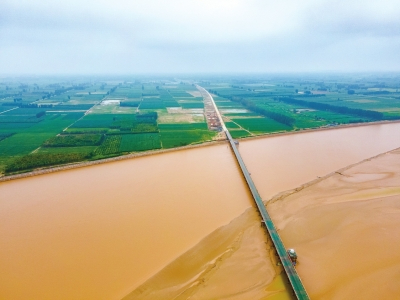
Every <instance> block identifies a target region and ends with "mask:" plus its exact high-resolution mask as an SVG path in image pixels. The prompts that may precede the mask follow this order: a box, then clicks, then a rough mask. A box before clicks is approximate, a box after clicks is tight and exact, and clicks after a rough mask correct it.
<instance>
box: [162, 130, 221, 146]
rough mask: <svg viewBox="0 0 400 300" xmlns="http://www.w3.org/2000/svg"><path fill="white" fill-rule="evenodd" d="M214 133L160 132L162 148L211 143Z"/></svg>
mask: <svg viewBox="0 0 400 300" xmlns="http://www.w3.org/2000/svg"><path fill="white" fill-rule="evenodd" d="M215 134H216V133H215V132H212V131H209V130H180V131H175V130H174V131H164V130H161V131H160V138H161V144H162V148H174V147H180V146H186V145H190V144H197V143H201V142H204V141H211V140H212V138H213V137H214V136H215Z"/></svg>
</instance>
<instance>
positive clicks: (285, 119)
mask: <svg viewBox="0 0 400 300" xmlns="http://www.w3.org/2000/svg"><path fill="white" fill-rule="evenodd" d="M210 92H212V93H213V94H215V95H218V96H219V94H218V92H216V91H211V90H210ZM225 98H227V99H229V100H231V101H233V102H239V103H240V104H241V105H243V106H244V107H246V108H247V109H248V110H250V111H252V112H255V113H258V114H260V115H262V116H265V117H268V118H270V119H272V120H274V121H277V122H279V123H282V124H284V125H287V126H293V124H294V122H295V119H294V118H292V117H289V116H287V115H284V114H280V113H277V112H274V111H270V110H267V109H265V108H262V107H259V106H257V105H256V104H255V103H254V102H253V101H251V100H248V99H245V98H242V97H237V96H232V97H226V96H225Z"/></svg>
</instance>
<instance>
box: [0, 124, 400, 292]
mask: <svg viewBox="0 0 400 300" xmlns="http://www.w3.org/2000/svg"><path fill="white" fill-rule="evenodd" d="M399 132H400V124H385V125H372V126H367V127H355V128H344V129H335V130H329V131H321V132H308V133H301V134H298V135H287V136H277V137H268V138H265V139H255V140H249V141H243V142H241V143H240V146H239V150H240V152H241V153H242V156H243V159H244V161H245V163H246V164H247V166H248V169H249V170H250V172H251V173H252V177H253V179H254V181H255V183H256V185H257V188H258V190H259V191H260V194H261V195H262V196H263V198H264V199H268V198H269V197H271V196H272V195H274V194H276V193H278V192H281V191H283V190H287V189H290V188H294V187H296V186H298V185H300V184H302V183H305V182H307V181H309V180H312V179H315V178H316V176H323V175H325V174H326V173H329V172H332V171H334V170H337V169H339V168H341V167H344V166H345V165H348V164H352V163H356V162H358V161H360V160H362V159H365V158H366V157H369V156H372V155H375V154H378V153H380V152H385V151H388V150H391V149H393V148H396V147H399V145H400V137H399V134H398V133H399ZM251 205H252V201H251V199H250V194H249V192H248V191H247V187H246V186H245V183H244V180H243V179H242V177H241V175H240V173H239V168H238V166H237V164H236V161H235V160H234V157H233V155H232V153H231V150H230V149H229V148H228V146H227V144H219V145H215V146H209V147H202V148H196V149H190V150H184V151H176V152H170V153H164V154H160V155H153V156H148V157H139V158H135V159H132V160H124V161H117V162H112V163H107V164H102V165H95V166H90V167H87V168H80V169H74V170H68V171H62V172H57V173H52V174H46V175H41V176H36V177H31V178H24V179H19V180H14V181H10V182H3V183H0V239H1V241H2V247H0V268H1V270H2V272H1V275H0V298H5V299H27V298H29V299H54V298H57V299H120V298H122V297H124V296H125V295H127V294H129V293H130V292H131V291H133V290H134V289H135V288H136V287H137V286H139V285H140V284H141V283H143V282H144V281H145V280H146V279H148V278H150V277H151V276H152V275H154V274H155V273H157V272H158V271H159V270H162V269H163V267H165V266H167V265H168V264H169V263H171V264H174V260H175V259H176V258H178V257H180V255H182V254H183V253H185V252H186V251H187V250H189V249H191V248H192V249H194V248H195V247H196V244H197V243H198V242H199V241H200V240H201V239H203V238H204V237H206V236H207V235H209V234H210V233H211V232H213V231H214V230H216V229H217V228H219V227H220V226H223V225H226V224H228V223H229V222H230V221H231V220H233V219H235V218H236V217H237V216H239V215H241V214H242V213H243V212H244V211H245V210H246V208H248V207H249V206H251ZM250 220H251V218H250ZM254 220H255V219H254ZM254 220H253V222H256V220H255V221H254ZM235 228H236V227H235ZM249 228H255V227H252V226H250V225H249ZM235 230H236V229H235ZM249 230H250V229H249ZM239 232H240V230H239ZM248 232H254V236H257V235H259V232H257V231H256V230H255V229H254V230H253V229H251V230H250V231H248ZM252 236H253V235H250V236H249V237H248V238H247V239H246V240H250V242H249V244H245V243H243V245H248V247H250V249H252V248H251V247H252V246H254V245H256V244H257V242H256V241H255V240H253V241H252V238H251V237H252ZM3 245H4V246H3ZM202 247H205V248H207V243H206V244H202ZM243 249H245V248H243ZM254 249H257V250H254V253H255V254H254V255H260V253H258V250H260V252H261V251H262V248H260V247H255V248H254ZM243 251H244V250H243ZM216 253H217V252H216ZM218 253H219V252H218ZM237 253H247V254H249V253H252V252H251V251H247V252H246V251H245V252H237ZM238 255H239V254H238ZM266 255H268V251H266ZM232 257H233V256H232ZM243 257H245V256H242V259H239V260H237V261H236V263H235V265H236V266H237V267H239V268H240V265H238V264H239V263H240V262H241V263H243V267H246V264H248V261H247V259H248V256H247V258H243ZM259 259H260V260H261V261H263V260H265V256H262V254H261V256H260V257H259ZM205 263H206V264H207V263H208V262H205ZM169 266H170V265H169ZM175 266H176V264H175ZM185 268H186V267H185V266H184V265H182V267H181V269H180V270H179V271H178V273H180V272H182V274H181V276H182V280H186V281H182V282H181V283H179V282H178V283H177V284H178V285H179V284H184V283H185V282H187V280H188V278H187V276H188V275H190V272H191V271H188V272H189V273H188V274H185V272H186V270H187V269H185ZM229 270H230V266H229V263H228V265H226V269H225V271H221V272H220V273H218V274H219V275H218V276H222V275H221V274H225V276H230V275H229V274H230V272H229ZM268 270H269V271H266V272H272V273H273V272H275V271H274V269H273V268H269V269H268ZM161 272H163V271H161ZM175 273H176V272H175ZM272 273H271V274H272ZM159 274H160V273H159ZM157 276H158V275H156V277H154V278H159V277H157ZM218 276H217V277H213V279H212V281H213V282H215V283H216V284H217V283H219V284H220V283H221V282H222V281H221V280H223V278H222V277H218ZM276 278H277V279H274V281H273V284H276V282H278V281H279V280H278V279H279V277H276ZM240 280H241V279H240V277H238V279H237V281H238V282H239V281H240ZM232 284H235V283H232ZM263 284H264V286H265V284H267V283H266V282H265V281H264V282H263ZM147 286H149V285H147ZM243 286H244V285H243ZM271 288H272V287H271ZM260 290H263V288H262V286H260ZM264 290H265V289H264ZM278 290H279V289H278ZM212 291H214V292H218V288H217V287H214V288H212V287H211V288H210V289H209V290H207V291H204V290H203V291H202V293H203V295H206V296H205V297H206V298H207V297H211V298H212V297H217V296H218V295H219V294H215V296H212V293H211V292H212ZM275 292H276V291H271V293H275ZM199 295H202V294H199ZM237 297H240V294H239V296H237ZM200 298H201V297H200V296H199V299H200Z"/></svg>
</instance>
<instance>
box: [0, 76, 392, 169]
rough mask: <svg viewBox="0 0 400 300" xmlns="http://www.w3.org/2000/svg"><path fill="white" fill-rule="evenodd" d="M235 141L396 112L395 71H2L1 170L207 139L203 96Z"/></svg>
mask: <svg viewBox="0 0 400 300" xmlns="http://www.w3.org/2000/svg"><path fill="white" fill-rule="evenodd" d="M195 83H196V84H199V85H201V86H203V87H204V88H206V89H207V90H208V91H210V92H211V93H212V95H213V96H214V99H215V102H216V105H217V106H218V108H219V110H220V112H221V114H222V115H223V118H224V121H225V123H226V126H227V128H228V130H229V131H230V132H231V134H232V136H233V137H234V138H243V137H249V136H255V135H263V134H271V133H278V132H288V131H298V130H303V129H309V128H320V127H325V126H329V127H332V126H337V125H341V124H352V123H365V122H373V121H383V120H389V121H390V120H398V119H400V93H399V89H400V77H399V76H397V75H396V74H392V75H390V76H387V77H384V78H381V77H379V76H378V75H376V76H373V75H366V76H364V77H359V76H358V77H354V78H353V77H352V76H350V75H349V76H344V75H307V76H306V75H302V76H294V75H292V76H286V77H284V76H280V77H279V76H278V77H277V76H272V75H271V76H267V75H265V76H242V77H230V76H225V77H215V78H214V79H209V78H196V79H193V78H184V79H179V80H178V79H174V78H152V79H150V78H149V77H147V78H129V77H124V78H119V79H115V78H114V79H112V80H111V79H110V80H109V79H107V78H103V79H92V78H89V77H87V78H84V77H83V78H45V77H37V78H6V77H5V78H2V79H0V174H2V175H4V174H11V173H13V172H25V171H28V170H33V169H36V168H42V167H50V166H54V165H59V164H66V163H74V162H78V161H88V160H97V159H102V158H107V157H114V156H118V155H123V154H128V153H136V152H143V151H151V150H157V149H170V148H174V147H180V146H187V145H194V144H199V143H203V142H206V141H212V140H213V139H215V138H216V135H217V132H216V131H211V130H209V129H208V126H207V123H206V116H205V114H204V103H203V99H202V97H201V94H200V93H199V91H198V90H197V89H196V87H195V86H194V84H195Z"/></svg>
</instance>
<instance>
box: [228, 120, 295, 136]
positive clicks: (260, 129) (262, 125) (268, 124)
mask: <svg viewBox="0 0 400 300" xmlns="http://www.w3.org/2000/svg"><path fill="white" fill-rule="evenodd" d="M232 120H233V121H235V122H236V123H238V124H239V125H240V126H241V127H243V128H244V129H246V130H248V131H250V132H252V133H254V134H260V133H265V132H268V133H272V132H280V131H289V130H291V129H292V127H289V126H287V125H285V124H281V123H279V122H276V121H274V120H272V119H269V118H246V119H232Z"/></svg>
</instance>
